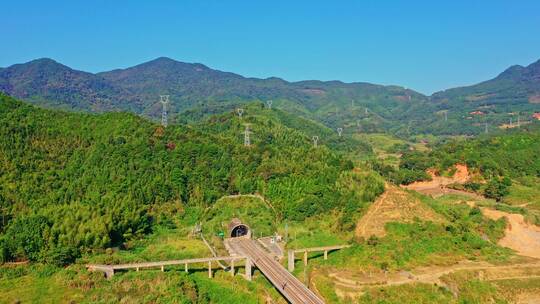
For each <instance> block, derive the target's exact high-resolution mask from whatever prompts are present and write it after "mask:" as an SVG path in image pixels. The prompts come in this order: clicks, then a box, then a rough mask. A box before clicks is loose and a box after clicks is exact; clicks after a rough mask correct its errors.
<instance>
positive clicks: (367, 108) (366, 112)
mask: <svg viewBox="0 0 540 304" xmlns="http://www.w3.org/2000/svg"><path fill="white" fill-rule="evenodd" d="M365 113H366V115H368V108H367V107H366V111H365Z"/></svg>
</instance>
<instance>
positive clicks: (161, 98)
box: [159, 95, 169, 127]
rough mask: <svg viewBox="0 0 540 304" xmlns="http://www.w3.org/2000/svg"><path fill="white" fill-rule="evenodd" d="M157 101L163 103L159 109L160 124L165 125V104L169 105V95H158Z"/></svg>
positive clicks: (166, 123)
mask: <svg viewBox="0 0 540 304" xmlns="http://www.w3.org/2000/svg"><path fill="white" fill-rule="evenodd" d="M159 102H161V104H162V105H163V108H162V110H161V125H162V126H164V127H166V126H167V125H168V121H167V106H168V105H169V95H159Z"/></svg>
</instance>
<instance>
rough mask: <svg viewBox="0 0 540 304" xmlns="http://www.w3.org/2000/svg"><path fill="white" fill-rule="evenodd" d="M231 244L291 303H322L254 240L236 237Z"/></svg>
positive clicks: (322, 303)
mask: <svg viewBox="0 0 540 304" xmlns="http://www.w3.org/2000/svg"><path fill="white" fill-rule="evenodd" d="M231 245H232V246H234V247H235V250H236V251H238V252H240V253H242V255H245V256H246V257H248V258H249V259H251V261H252V263H253V264H254V265H255V266H256V267H257V268H259V270H260V271H261V272H262V273H263V274H264V275H265V277H266V278H267V279H268V280H269V281H270V282H271V283H272V284H273V285H274V286H275V287H276V289H277V290H278V291H279V292H281V294H282V295H283V296H284V297H285V298H286V299H287V300H289V302H291V303H293V304H304V303H305V304H324V301H323V300H322V299H320V298H319V297H318V296H317V295H316V294H315V293H314V292H313V291H311V290H309V288H307V287H306V286H305V285H304V284H302V282H300V281H299V280H298V279H297V278H296V277H294V276H293V275H292V274H291V273H289V272H288V271H287V270H286V269H285V268H284V267H283V266H282V265H281V264H280V263H279V262H277V261H276V260H274V258H273V257H272V256H270V255H269V254H268V253H266V252H265V251H264V249H262V248H261V247H260V246H259V245H258V244H257V243H256V241H253V240H250V239H245V238H237V239H234V240H232V241H231Z"/></svg>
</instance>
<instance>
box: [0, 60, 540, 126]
mask: <svg viewBox="0 0 540 304" xmlns="http://www.w3.org/2000/svg"><path fill="white" fill-rule="evenodd" d="M0 91H3V92H5V93H6V94H9V95H11V96H14V97H17V98H20V99H23V100H26V101H29V102H31V103H34V104H38V105H41V106H45V107H54V108H62V109H69V110H82V111H91V112H103V111H131V112H135V113H138V114H142V115H144V116H148V117H153V118H156V117H158V116H159V113H160V111H161V105H160V103H159V95H160V94H168V95H170V100H171V107H170V112H171V115H172V116H173V117H175V118H176V119H177V120H181V121H190V120H197V119H200V118H202V117H205V116H206V115H207V114H212V113H219V112H223V111H227V110H230V109H232V108H233V107H235V106H237V105H238V104H242V103H246V102H254V101H263V102H265V101H267V100H273V105H274V106H276V107H279V108H282V109H284V110H287V111H289V112H292V113H295V114H300V115H302V116H304V117H306V118H310V119H315V120H318V121H321V122H323V123H324V124H326V125H328V126H330V127H333V128H336V127H344V128H345V129H346V132H352V131H357V130H358V131H364V132H373V131H381V130H390V131H394V132H397V133H400V132H401V133H404V132H405V131H404V130H406V129H407V131H408V132H414V133H425V132H428V133H435V134H456V133H467V134H468V133H476V132H478V130H480V129H479V128H478V124H479V123H480V120H479V119H477V118H476V117H470V115H469V113H470V112H473V111H476V110H481V111H482V113H484V116H483V119H484V120H488V121H489V122H490V123H491V124H500V123H502V122H504V121H506V119H507V118H506V116H507V115H508V114H507V113H508V112H523V115H524V116H523V117H524V118H525V117H526V116H527V115H529V114H531V113H532V112H533V111H535V110H540V61H537V62H536V63H533V64H531V65H529V66H527V67H522V66H513V67H510V68H509V69H507V70H506V71H504V72H503V73H501V74H500V75H499V76H497V77H496V78H494V79H492V80H489V81H486V82H483V83H480V84H477V85H473V86H469V87H461V88H454V89H450V90H446V91H442V92H438V93H435V94H433V95H432V96H425V95H423V94H420V93H418V92H415V91H413V90H410V89H406V88H403V87H399V86H382V85H376V84H370V83H343V82H340V81H316V80H312V81H300V82H287V81H285V80H282V79H280V78H267V79H259V78H246V77H243V76H240V75H237V74H234V73H229V72H222V71H218V70H214V69H211V68H209V67H207V66H205V65H203V64H199V63H194V64H192V63H183V62H178V61H175V60H172V59H170V58H165V57H161V58H157V59H155V60H152V61H149V62H146V63H143V64H140V65H137V66H134V67H130V68H127V69H118V70H112V71H108V72H102V73H97V74H93V73H88V72H83V71H77V70H74V69H71V68H69V67H67V66H65V65H62V64H60V63H58V62H56V61H54V60H52V59H47V58H44V59H37V60H33V61H30V62H27V63H24V64H15V65H12V66H10V67H7V68H1V69H0ZM444 111H448V114H447V117H448V119H447V120H446V121H444V122H443V121H442V120H441V118H442V115H441V113H443V112H444ZM405 126H407V128H405Z"/></svg>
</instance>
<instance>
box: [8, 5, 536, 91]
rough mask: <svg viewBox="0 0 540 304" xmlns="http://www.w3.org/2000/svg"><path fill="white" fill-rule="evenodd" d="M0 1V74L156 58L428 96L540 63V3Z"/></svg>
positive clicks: (123, 64) (97, 67)
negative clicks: (42, 61)
mask: <svg viewBox="0 0 540 304" xmlns="http://www.w3.org/2000/svg"><path fill="white" fill-rule="evenodd" d="M440 2H443V1H427V0H426V1H415V0H410V1H405V0H403V1H390V0H389V1H383V0H379V1H375V0H373V1H255V0H251V1H235V0H228V1H224V0H221V1H218V0H216V1H202V0H199V1H73V0H72V1H24V0H19V1H4V3H3V4H2V13H1V16H2V17H1V18H0V37H1V38H0V39H1V41H2V46H1V47H0V66H2V67H6V66H9V65H11V64H14V63H20V62H26V61H29V60H32V59H35V58H41V57H50V58H53V59H55V60H57V61H59V62H61V63H64V64H66V65H68V66H70V67H73V68H76V69H80V70H85V71H90V72H99V71H105V70H110V69H115V68H123V67H128V66H132V65H135V64H138V63H142V62H144V61H148V60H151V59H154V58H156V57H160V56H167V57H171V58H173V59H176V60H179V61H185V62H200V63H203V64H205V65H208V66H210V67H212V68H215V69H219V70H224V71H231V72H235V73H238V74H241V75H244V76H251V77H263V78H264V77H270V76H277V77H281V78H284V79H286V80H291V81H295V80H303V79H321V80H334V79H338V80H343V81H347V82H352V81H366V82H372V83H379V84H397V85H402V86H404V87H408V88H412V89H415V90H418V91H420V92H422V93H432V92H433V91H438V90H441V89H445V88H450V87H455V86H459V85H468V84H473V83H476V82H479V81H482V80H487V79H489V78H492V77H494V76H496V75H497V74H498V73H500V72H502V71H503V70H504V69H505V68H507V67H508V66H510V65H513V64H521V65H527V64H529V63H532V62H534V61H536V60H538V59H540V1H536V0H535V1H532V0H531V1H528V0H519V1H508V0H507V1H502V0H501V1H499V0H491V1H488V0H486V1H474V0H468V1H465V0H463V1H462V0H453V1H445V3H444V4H441V3H440Z"/></svg>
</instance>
